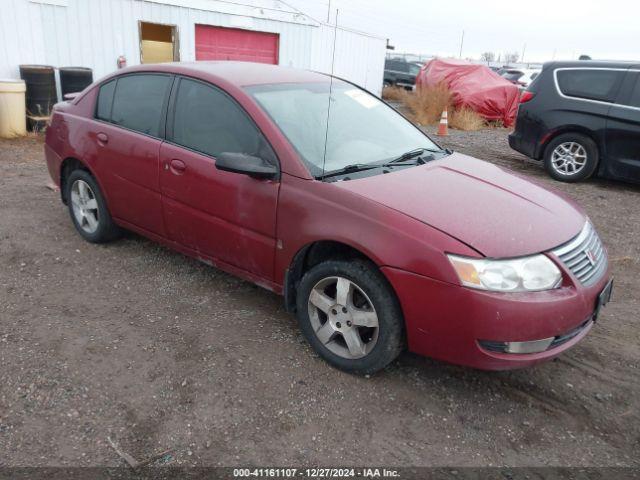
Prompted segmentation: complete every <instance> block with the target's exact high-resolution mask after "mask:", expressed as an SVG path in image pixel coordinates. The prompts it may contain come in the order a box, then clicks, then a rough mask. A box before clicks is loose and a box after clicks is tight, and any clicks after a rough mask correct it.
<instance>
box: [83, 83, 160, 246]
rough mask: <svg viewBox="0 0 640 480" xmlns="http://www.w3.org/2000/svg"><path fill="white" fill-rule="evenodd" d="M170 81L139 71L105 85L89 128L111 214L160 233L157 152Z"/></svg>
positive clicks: (97, 167)
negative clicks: (94, 144) (94, 120)
mask: <svg viewBox="0 0 640 480" xmlns="http://www.w3.org/2000/svg"><path fill="white" fill-rule="evenodd" d="M172 82H173V76H171V75H166V74H156V73H140V74H132V75H124V76H121V77H118V78H117V79H115V80H112V81H110V82H108V83H105V84H104V85H103V86H102V87H101V88H100V92H99V94H98V105H97V109H96V120H97V121H96V122H93V125H92V131H90V132H89V137H90V139H91V140H92V141H94V142H96V146H97V162H96V169H98V176H99V177H100V180H101V183H102V184H103V186H104V188H105V190H106V193H107V197H108V200H109V209H110V211H111V215H112V216H113V217H115V218H117V219H119V220H124V221H125V222H128V223H130V224H132V225H134V226H136V227H138V228H140V229H142V230H144V231H146V232H150V233H153V234H157V235H161V236H164V234H165V230H164V222H163V218H162V212H161V202H160V166H159V153H160V145H161V144H162V141H163V140H162V137H163V136H164V121H165V118H166V108H167V103H168V99H169V91H170V89H171V84H172Z"/></svg>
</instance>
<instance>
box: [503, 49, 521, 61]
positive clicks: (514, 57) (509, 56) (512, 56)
mask: <svg viewBox="0 0 640 480" xmlns="http://www.w3.org/2000/svg"><path fill="white" fill-rule="evenodd" d="M519 58H520V54H519V53H518V52H516V51H513V52H507V53H505V54H504V61H505V63H516V62H517V61H518V59H519Z"/></svg>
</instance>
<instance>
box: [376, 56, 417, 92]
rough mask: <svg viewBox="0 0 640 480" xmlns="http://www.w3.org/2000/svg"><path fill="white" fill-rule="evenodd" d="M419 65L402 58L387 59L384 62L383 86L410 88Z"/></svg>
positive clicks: (414, 80) (414, 82)
mask: <svg viewBox="0 0 640 480" xmlns="http://www.w3.org/2000/svg"><path fill="white" fill-rule="evenodd" d="M420 68H421V65H420V64H418V63H413V62H405V61H404V60H387V61H386V62H384V86H385V87H392V86H397V87H403V88H406V89H408V90H409V89H412V88H413V86H414V85H415V84H416V77H417V76H418V73H420Z"/></svg>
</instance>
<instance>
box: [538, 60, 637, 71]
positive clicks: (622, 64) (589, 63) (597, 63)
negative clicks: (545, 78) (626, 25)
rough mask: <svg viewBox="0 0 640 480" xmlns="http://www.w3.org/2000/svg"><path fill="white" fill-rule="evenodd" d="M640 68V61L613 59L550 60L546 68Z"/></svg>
mask: <svg viewBox="0 0 640 480" xmlns="http://www.w3.org/2000/svg"><path fill="white" fill-rule="evenodd" d="M549 67H552V68H622V69H627V68H640V62H637V61H635V62H633V61H612V60H572V61H561V62H557V61H556V62H548V63H545V64H544V68H545V69H546V68H549Z"/></svg>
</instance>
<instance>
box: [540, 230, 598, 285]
mask: <svg viewBox="0 0 640 480" xmlns="http://www.w3.org/2000/svg"><path fill="white" fill-rule="evenodd" d="M552 251H553V253H554V254H555V255H556V256H557V257H558V258H559V259H560V260H561V261H562V263H564V265H565V266H566V267H567V268H568V269H569V270H571V273H573V274H574V275H575V277H576V278H577V279H578V280H579V281H580V283H582V284H583V285H585V286H588V285H591V284H593V283H595V282H596V281H597V280H598V279H599V278H600V277H601V276H602V274H603V273H604V272H605V270H606V269H607V252H606V250H605V248H604V245H603V244H602V242H601V241H600V237H598V234H597V233H596V230H595V229H594V228H593V226H592V225H591V222H587V223H586V224H585V226H584V228H583V229H582V231H581V232H580V233H579V234H578V236H577V237H575V238H574V239H573V240H570V241H569V242H568V243H566V244H564V245H562V246H560V247H558V248H556V249H555V250H552Z"/></svg>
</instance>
